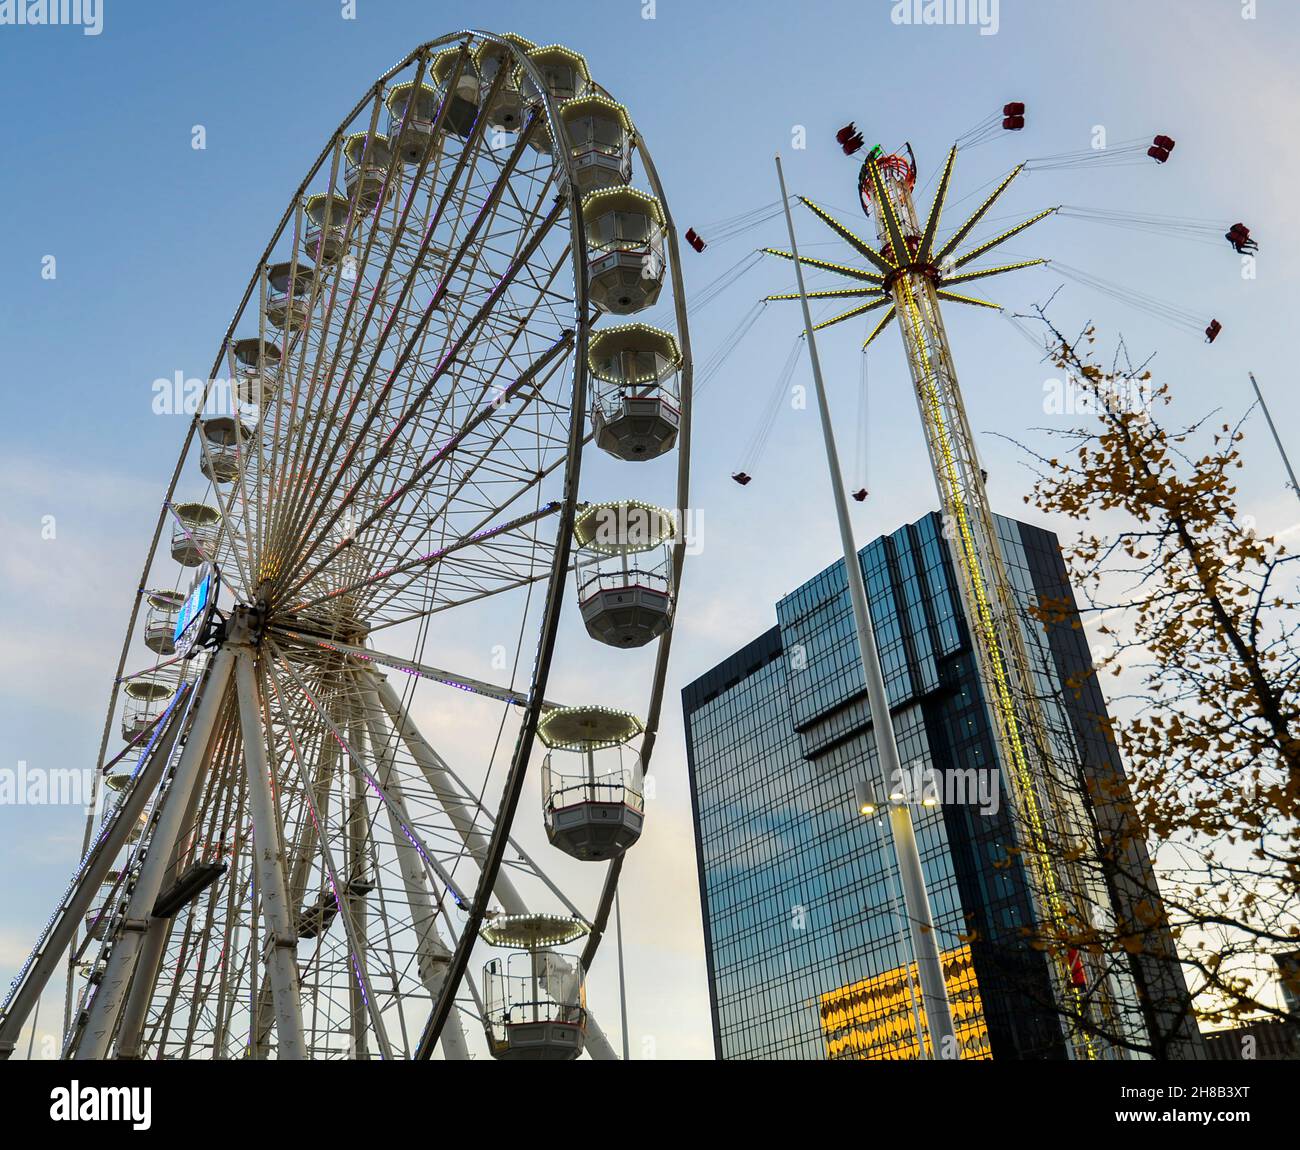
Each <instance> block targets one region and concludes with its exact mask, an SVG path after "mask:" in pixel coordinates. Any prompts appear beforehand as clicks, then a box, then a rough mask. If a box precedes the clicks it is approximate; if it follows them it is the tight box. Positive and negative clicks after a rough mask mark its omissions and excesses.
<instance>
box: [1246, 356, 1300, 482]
mask: <svg viewBox="0 0 1300 1150" xmlns="http://www.w3.org/2000/svg"><path fill="white" fill-rule="evenodd" d="M1247 374H1249V376H1250V386H1251V387H1253V388H1254V389H1255V398H1256V399H1258V400H1259V406H1260V409H1261V410H1262V411H1263V412H1264V419H1265V420H1266V421H1267V422H1268V429H1269V431H1271V432H1272V433H1273V442H1274V443H1276V444H1277V453H1278V454H1279V455H1280V456H1281V457H1282V466H1283V467H1285V468H1286V473H1287V476H1288V477H1289V478H1290V480H1291V490H1292V491H1294V492H1295V493H1296V498H1297V499H1300V483H1297V482H1296V477H1295V471H1294V470H1292V468H1291V460H1290V459H1289V458H1288V457H1287V453H1286V448H1285V447H1283V446H1282V437H1281V436H1280V435H1278V433H1277V427H1276V426H1275V425H1274V423H1273V416H1272V415H1271V414H1270V413H1269V410H1268V404H1267V403H1265V402H1264V393H1263V392H1262V391H1260V390H1259V384H1258V383H1256V382H1255V373H1254V372H1253V371H1252V372H1249V373H1247Z"/></svg>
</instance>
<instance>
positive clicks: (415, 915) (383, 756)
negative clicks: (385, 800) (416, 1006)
mask: <svg viewBox="0 0 1300 1150" xmlns="http://www.w3.org/2000/svg"><path fill="white" fill-rule="evenodd" d="M377 677H378V676H376V675H374V674H372V673H370V672H366V671H363V672H360V673H359V674H358V676H357V679H358V684H357V685H358V687H359V688H360V691H361V698H362V701H363V703H364V704H365V712H366V725H367V727H368V729H369V734H370V745H371V753H372V755H373V756H374V761H375V766H376V767H377V770H376V772H375V773H376V775H377V776H378V778H379V783H380V786H382V787H383V788H384V790H386V791H387V792H388V794H389V797H390V798H391V799H392V800H393V806H392V807H390V808H389V809H388V820H389V825H390V827H391V828H392V836H393V843H394V844H395V848H396V851H397V862H398V866H399V868H400V870H401V873H402V886H403V888H404V889H405V891H406V904H407V906H408V907H410V910H411V927H412V929H413V930H414V931H415V939H416V951H415V965H416V970H417V972H418V973H419V976H420V981H421V982H423V983H424V986H425V989H426V990H428V991H429V993H430V994H432V995H435V996H436V995H437V993H438V991H439V990H441V989H442V982H443V979H444V978H445V977H446V973H447V959H448V958H449V957H450V955H451V952H450V950H448V948H447V945H446V943H444V942H443V941H442V939H441V938H440V937H439V936H438V914H437V911H436V910H435V909H434V906H433V900H432V899H431V898H430V896H429V888H428V886H427V885H426V882H425V871H424V862H423V860H422V859H421V858H420V852H419V851H417V850H416V849H415V846H414V845H413V844H412V843H411V841H410V840H409V839H408V838H407V837H406V834H405V833H404V832H403V829H402V827H403V823H406V824H409V823H410V821H411V818H410V814H409V812H408V811H407V809H406V799H405V796H404V795H403V793H402V784H401V782H400V780H399V779H398V777H397V773H396V771H395V770H394V769H393V768H394V765H395V763H394V760H395V758H396V751H397V748H396V746H395V743H396V737H395V735H394V733H393V732H392V730H391V729H388V730H385V724H384V721H383V707H382V705H381V703H380V701H379V693H378V692H377V691H376V690H375V686H374V681H375V679H377Z"/></svg>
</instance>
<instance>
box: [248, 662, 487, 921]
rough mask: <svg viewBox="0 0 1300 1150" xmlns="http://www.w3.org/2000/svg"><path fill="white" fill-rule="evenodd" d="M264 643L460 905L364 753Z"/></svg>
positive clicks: (400, 805)
mask: <svg viewBox="0 0 1300 1150" xmlns="http://www.w3.org/2000/svg"><path fill="white" fill-rule="evenodd" d="M267 643H268V646H269V648H270V651H271V653H272V655H273V656H274V659H275V661H276V662H278V663H279V665H280V667H281V669H282V670H284V671H286V672H287V673H288V675H289V677H290V678H291V679H292V680H293V681H294V683H295V684H296V685H297V687H298V689H299V691H301V692H302V695H303V697H304V698H305V699H306V700H307V701H308V702H309V703H310V704H311V705H312V707H313V708H314V710H315V712H316V715H317V716H318V718H319V719H320V721H322V722H323V723H325V724H326V726H328V727H329V729H330V731H331V732H332V734H333V735H334V737H335V739H337V740H338V742H339V745H340V747H342V749H343V751H344V752H345V753H346V754H347V755H348V756H349V757H350V758H351V760H352V762H353V763H355V764H356V766H357V769H358V771H359V772H360V774H361V775H362V777H363V778H364V780H365V782H366V784H367V785H368V786H369V788H370V790H371V791H372V792H373V793H374V795H375V796H376V797H377V798H378V799H379V801H380V802H381V803H382V804H383V806H384V807H385V808H386V809H387V810H388V811H389V812H390V814H391V816H392V817H393V818H395V819H396V820H397V825H398V826H399V827H400V830H401V835H402V837H403V838H404V839H406V840H407V841H409V842H410V843H411V845H412V846H413V847H414V848H415V849H416V850H417V851H418V853H419V856H420V858H421V859H422V860H423V862H424V864H425V865H426V866H427V867H428V869H429V871H430V872H431V873H432V874H433V876H434V877H435V878H438V879H440V880H441V881H443V882H444V883H446V885H447V886H448V889H449V891H450V893H451V894H452V897H453V898H455V899H456V900H457V902H460V901H462V899H463V895H462V894H461V892H460V891H459V889H458V888H457V887H456V885H455V884H454V883H452V882H450V881H449V878H450V876H449V875H447V874H446V871H445V869H444V868H443V867H442V866H441V864H440V863H439V862H438V852H436V851H435V850H433V849H432V848H431V847H430V846H429V845H428V843H427V841H426V840H425V838H424V837H423V836H422V834H421V833H420V831H419V829H417V827H416V825H415V823H414V820H412V819H411V818H410V817H409V816H408V815H407V813H406V811H405V804H404V802H403V803H399V802H397V801H396V800H395V799H394V797H393V795H392V794H390V793H389V790H388V789H387V788H385V787H384V786H383V784H382V783H381V782H380V780H379V778H378V777H377V776H376V775H375V773H374V772H373V771H371V770H369V769H368V768H367V766H366V762H367V759H366V756H365V754H364V751H363V750H360V749H358V748H357V747H355V746H354V742H355V741H356V740H355V739H353V738H352V736H350V735H348V734H345V733H344V731H343V730H342V729H341V728H340V727H339V725H338V724H336V723H335V722H334V721H333V719H331V718H330V716H329V715H328V714H327V713H326V712H325V710H323V709H322V708H321V706H320V703H319V701H318V700H317V698H316V697H315V694H314V693H313V692H312V691H311V689H310V688H309V687H308V686H307V684H306V683H305V682H304V681H303V679H302V677H301V676H300V675H299V673H298V671H297V669H296V668H295V666H294V664H293V661H292V660H290V659H289V658H288V657H287V656H286V654H285V652H284V651H283V650H281V648H280V647H279V645H278V644H276V642H275V641H274V640H273V639H268V640H267ZM267 669H268V671H269V672H270V674H271V676H272V679H273V680H275V679H276V678H277V676H276V673H275V670H274V667H273V666H272V665H271V664H270V663H268V668H267Z"/></svg>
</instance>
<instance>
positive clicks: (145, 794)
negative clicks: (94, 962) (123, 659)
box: [0, 700, 188, 1059]
mask: <svg viewBox="0 0 1300 1150" xmlns="http://www.w3.org/2000/svg"><path fill="white" fill-rule="evenodd" d="M185 702H186V703H188V700H186V701H185ZM174 706H175V711H174V712H173V714H172V717H171V718H170V719H169V720H168V721H167V723H166V727H165V729H163V730H161V731H160V732H159V733H158V736H157V740H156V741H155V743H154V745H153V747H152V748H150V749H149V750H148V752H147V753H148V761H147V762H145V763H144V764H143V765H142V766H141V767H139V768H138V773H137V776H136V781H135V783H134V785H133V786H132V787H131V789H130V790H129V791H128V793H127V795H126V797H125V798H124V800H123V801H122V804H121V806H120V807H118V809H117V812H116V813H115V814H114V815H113V816H112V822H111V824H110V825H109V826H107V827H106V828H104V829H103V830H102V831H101V837H100V838H99V840H98V841H97V842H95V843H94V845H93V846H92V847H91V849H90V851H89V853H88V854H87V856H86V861H85V863H84V864H83V866H82V868H81V873H80V874H79V875H78V876H77V879H76V880H75V887H74V889H73V890H72V893H70V894H69V896H68V898H67V899H66V901H65V902H64V904H63V909H62V911H61V912H60V914H59V916H58V917H57V918H56V919H55V921H54V923H53V925H52V926H51V927H50V932H49V934H48V935H47V936H46V937H45V938H44V939H43V940H42V942H41V944H40V948H39V953H38V955H37V957H36V959H35V961H33V962H32V963H31V965H30V967H29V969H28V971H27V974H26V976H25V977H24V978H23V980H22V982H21V985H20V986H19V987H18V989H17V990H16V991H15V992H14V995H13V998H12V999H11V1000H10V1002H9V1004H8V1007H7V1008H6V1010H5V1012H4V1016H3V1019H0V1059H6V1058H8V1057H9V1056H10V1055H11V1054H12V1053H13V1050H14V1046H15V1045H16V1043H17V1041H18V1033H19V1031H20V1030H21V1029H22V1026H23V1024H24V1023H25V1022H26V1021H27V1015H28V1014H29V1013H30V1012H31V1011H32V1009H33V1008H34V1006H35V1004H36V1002H37V1001H38V1000H39V998H40V996H41V994H42V992H43V991H44V989H45V986H46V984H47V983H48V981H49V979H50V978H51V977H52V975H53V974H54V972H55V971H56V970H57V969H58V966H59V964H60V961H61V960H62V956H63V953H64V952H65V951H68V952H69V960H70V961H71V959H72V958H73V952H72V951H71V950H70V948H71V947H72V945H73V938H74V935H75V933H76V931H77V929H78V927H79V925H80V923H81V922H82V920H83V919H84V918H85V916H86V914H87V912H88V911H89V910H90V907H91V904H92V903H93V902H94V900H95V896H96V894H97V893H98V891H99V887H100V885H101V884H102V883H103V881H104V878H105V876H107V874H108V872H109V869H110V868H111V866H112V864H113V860H114V859H115V858H116V857H117V855H118V853H119V852H120V851H121V849H122V847H123V846H125V845H126V841H127V837H128V836H129V835H130V833H131V829H132V828H133V827H134V826H135V824H136V823H137V822H138V821H139V818H140V816H141V815H142V814H143V813H144V810H145V804H146V803H147V802H148V800H149V796H150V795H152V794H153V792H154V790H155V789H156V787H157V785H158V783H159V781H160V780H161V778H162V773H163V770H164V768H165V766H166V764H167V763H168V762H169V761H170V760H171V754H172V748H173V747H174V746H175V744H176V736H177V734H178V733H179V729H180V724H181V723H182V721H183V718H184V715H185V713H186V706H185V705H184V704H182V703H181V702H179V701H178V702H177V703H176V704H174Z"/></svg>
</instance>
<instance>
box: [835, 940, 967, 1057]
mask: <svg viewBox="0 0 1300 1150" xmlns="http://www.w3.org/2000/svg"><path fill="white" fill-rule="evenodd" d="M940 959H941V961H942V962H943V977H944V982H945V983H946V984H947V986H948V999H949V1001H950V1002H951V1004H952V1020H953V1025H954V1026H955V1027H956V1030H957V1041H958V1042H960V1043H961V1056H962V1058H970V1059H980V1058H992V1057H993V1056H992V1054H991V1053H990V1051H989V1032H988V1027H987V1026H985V1024H984V1004H983V1002H981V1001H980V992H979V984H978V983H977V982H976V980H975V968H974V966H973V965H972V962H971V953H970V947H969V946H965V945H963V946H960V947H958V948H957V949H956V950H946V951H944V952H943V954H942V955H940ZM908 973H909V972H908V971H907V970H906V969H905V968H903V967H901V966H900V967H896V968H895V969H893V970H888V971H886V972H885V973H884V974H878V975H876V976H875V977H874V978H864V979H863V980H862V981H861V982H855V983H853V984H852V985H850V986H842V987H840V988H839V989H838V990H832V991H830V992H829V993H827V994H823V995H822V996H821V1002H820V1004H819V1005H820V1010H821V1022H822V1036H823V1037H824V1038H825V1040H826V1056H827V1057H828V1058H831V1059H864V1060H868V1061H874V1062H880V1061H887V1060H890V1059H915V1058H916V1057H917V1050H916V1025H915V1023H914V1021H913V1014H912V996H911V994H910V993H909V991H908ZM910 973H911V979H912V985H913V986H914V987H915V988H916V995H917V997H918V999H919V997H920V994H921V984H920V979H919V978H918V975H917V970H916V964H915V963H913V964H912V967H911V972H910ZM926 1048H927V1051H928V1050H929V1048H930V1041H929V1035H928V1034H927V1036H926Z"/></svg>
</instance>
